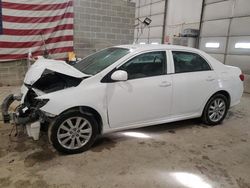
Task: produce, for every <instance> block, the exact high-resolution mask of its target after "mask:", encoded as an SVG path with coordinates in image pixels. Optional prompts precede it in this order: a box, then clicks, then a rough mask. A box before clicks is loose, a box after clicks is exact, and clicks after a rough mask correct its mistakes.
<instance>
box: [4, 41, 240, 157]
mask: <svg viewBox="0 0 250 188" xmlns="http://www.w3.org/2000/svg"><path fill="white" fill-rule="evenodd" d="M243 80H244V75H243V74H242V73H241V70H240V69H239V68H237V67H232V66H226V65H224V64H222V63H220V62H219V61H217V60H216V59H214V58H212V57H211V56H210V55H208V54H206V53H204V52H202V51H200V50H197V49H193V48H187V47H181V46H169V45H123V46H117V47H111V48H107V49H104V50H102V51H100V52H97V53H95V54H92V55H90V56H88V57H86V58H85V59H83V60H81V61H80V62H78V63H76V64H75V65H73V66H71V65H69V64H67V63H65V62H63V61H56V60H48V59H39V60H38V61H37V62H35V63H34V64H33V65H32V66H31V67H30V69H29V70H28V72H27V74H26V76H25V79H24V84H23V86H22V88H21V96H15V95H13V94H11V95H9V96H8V97H7V98H6V99H5V100H4V102H3V104H2V113H3V117H4V120H5V122H9V121H13V122H14V123H15V124H17V125H28V126H27V127H28V129H31V130H28V133H29V134H31V136H32V129H33V128H36V129H37V128H38V131H39V129H40V127H43V126H50V128H49V130H48V132H49V134H48V135H49V138H50V140H51V142H52V144H53V146H54V147H55V148H56V149H57V150H58V151H60V152H63V153H79V152H83V151H85V150H87V149H89V148H90V147H91V145H92V144H93V143H94V141H95V139H96V137H97V136H98V135H101V134H104V133H108V132H112V131H118V130H124V129H131V128H138V127H144V126H149V125H154V124H161V123H167V122H173V121H177V120H184V119H190V118H197V117H201V118H202V120H203V122H204V123H205V124H208V125H216V124H219V123H221V122H222V121H223V119H224V118H225V116H226V114H227V111H228V109H229V108H230V107H232V106H234V105H236V104H238V103H239V102H240V99H241V96H242V93H243ZM14 100H20V101H21V105H20V106H19V107H18V108H17V109H16V112H15V113H13V114H10V113H9V112H8V108H9V106H10V104H11V103H12V102H13V101H14ZM33 136H34V135H33Z"/></svg>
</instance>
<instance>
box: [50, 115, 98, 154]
mask: <svg viewBox="0 0 250 188" xmlns="http://www.w3.org/2000/svg"><path fill="white" fill-rule="evenodd" d="M97 126H98V125H97V123H96V121H95V119H94V118H93V117H91V116H88V115H85V114H82V113H80V112H77V111H74V112H67V113H64V114H62V115H60V116H59V117H58V118H57V120H56V121H55V123H54V125H52V128H51V137H50V140H51V142H52V144H53V146H54V147H55V148H56V150H57V151H59V152H62V153H66V154H74V153H80V152H83V151H86V150H88V149H89V148H90V147H91V146H92V144H93V143H94V141H95V138H96V136H97V132H98V131H97V130H98V127H97Z"/></svg>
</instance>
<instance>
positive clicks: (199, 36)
mask: <svg viewBox="0 0 250 188" xmlns="http://www.w3.org/2000/svg"><path fill="white" fill-rule="evenodd" d="M204 7H205V0H203V1H202V5H201V16H200V26H199V35H198V39H197V43H196V47H197V48H198V49H199V47H200V38H201V26H202V20H203V14H204Z"/></svg>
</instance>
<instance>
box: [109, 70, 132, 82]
mask: <svg viewBox="0 0 250 188" xmlns="http://www.w3.org/2000/svg"><path fill="white" fill-rule="evenodd" d="M111 79H112V80H114V81H126V80H128V73H127V72H126V71H123V70H117V71H115V72H113V74H112V75H111Z"/></svg>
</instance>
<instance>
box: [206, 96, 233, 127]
mask: <svg viewBox="0 0 250 188" xmlns="http://www.w3.org/2000/svg"><path fill="white" fill-rule="evenodd" d="M228 108H229V101H228V99H227V97H225V95H222V94H215V95H214V96H212V97H211V98H210V99H209V101H208V102H207V104H206V106H205V109H204V111H203V115H202V120H203V122H204V123H205V124H207V125H217V124H220V123H222V121H223V120H224V118H225V117H226V115H227V111H228Z"/></svg>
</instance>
